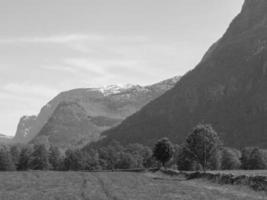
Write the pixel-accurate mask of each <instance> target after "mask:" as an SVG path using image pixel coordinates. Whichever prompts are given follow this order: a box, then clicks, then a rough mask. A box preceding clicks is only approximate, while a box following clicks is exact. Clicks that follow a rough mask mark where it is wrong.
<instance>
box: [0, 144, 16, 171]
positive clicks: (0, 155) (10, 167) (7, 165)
mask: <svg viewBox="0 0 267 200" xmlns="http://www.w3.org/2000/svg"><path fill="white" fill-rule="evenodd" d="M15 169H16V167H15V164H14V162H13V160H12V156H11V155H10V153H9V151H8V149H7V148H6V147H2V148H1V149H0V171H14V170H15Z"/></svg>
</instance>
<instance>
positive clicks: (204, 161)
mask: <svg viewBox="0 0 267 200" xmlns="http://www.w3.org/2000/svg"><path fill="white" fill-rule="evenodd" d="M221 145H222V142H221V140H220V138H219V136H218V134H217V133H216V132H215V130H214V129H213V128H212V126H211V125H208V124H199V125H197V126H196V127H195V128H194V129H193V132H192V133H191V134H190V135H189V136H188V137H187V138H186V143H185V148H186V150H187V151H188V153H190V154H191V157H192V158H193V160H195V161H197V162H198V163H199V164H200V165H201V166H202V169H203V170H204V172H205V171H206V169H207V166H208V164H209V163H210V162H211V161H212V158H214V156H215V155H216V154H217V152H218V151H219V150H220V148H221Z"/></svg>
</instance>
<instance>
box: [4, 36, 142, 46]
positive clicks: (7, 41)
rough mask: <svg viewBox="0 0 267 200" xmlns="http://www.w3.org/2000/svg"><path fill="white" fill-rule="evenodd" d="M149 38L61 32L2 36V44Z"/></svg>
mask: <svg viewBox="0 0 267 200" xmlns="http://www.w3.org/2000/svg"><path fill="white" fill-rule="evenodd" d="M146 40H147V38H146V37H143V36H114V35H101V34H61V35H50V36H34V37H15V38H0V43H1V44H16V43H48V44H49V43H51V44H68V43H73V42H116V43H117V42H143V41H146Z"/></svg>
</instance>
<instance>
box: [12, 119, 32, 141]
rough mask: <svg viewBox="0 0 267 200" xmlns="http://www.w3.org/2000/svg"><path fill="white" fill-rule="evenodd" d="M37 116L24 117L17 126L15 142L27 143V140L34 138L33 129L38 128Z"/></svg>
mask: <svg viewBox="0 0 267 200" xmlns="http://www.w3.org/2000/svg"><path fill="white" fill-rule="evenodd" d="M36 119H37V117H36V116H23V117H22V118H21V119H20V121H19V124H18V126H17V131H16V135H15V137H14V138H13V140H14V142H22V143H23V142H26V141H27V138H32V137H33V132H34V130H33V128H34V127H35V126H36V123H37V122H36Z"/></svg>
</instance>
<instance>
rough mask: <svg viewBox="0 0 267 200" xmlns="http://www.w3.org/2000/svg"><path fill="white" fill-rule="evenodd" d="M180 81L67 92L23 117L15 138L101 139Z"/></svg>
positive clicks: (65, 141)
mask: <svg viewBox="0 0 267 200" xmlns="http://www.w3.org/2000/svg"><path fill="white" fill-rule="evenodd" d="M178 80H179V77H174V78H172V79H169V80H166V81H163V82H160V83H157V84H154V85H151V86H146V87H142V86H139V85H127V86H123V87H120V86H116V85H113V86H107V87H103V88H88V89H75V90H71V91H67V92H63V93H61V94H59V95H58V96H56V97H55V98H54V99H52V100H51V101H50V102H49V103H48V104H47V105H45V106H44V107H43V108H42V109H41V112H40V113H39V115H38V116H37V117H36V118H34V117H33V118H32V119H30V120H29V121H27V119H26V118H22V120H21V122H20V124H19V126H18V130H17V134H16V136H15V138H14V140H15V141H18V142H29V141H32V142H40V141H44V142H45V141H46V142H51V143H55V144H59V145H60V146H62V147H66V146H68V145H69V144H71V145H73V144H77V143H79V144H83V143H85V142H88V141H91V140H93V141H94V140H97V139H98V138H99V137H100V133H101V132H102V131H103V130H107V129H108V128H110V127H113V126H115V125H117V124H118V123H120V122H121V121H122V120H123V119H125V118H126V117H128V116H130V115H131V114H133V113H134V112H136V111H138V110H139V109H140V108H141V107H143V106H144V105H145V104H147V103H148V102H150V101H152V100H154V99H155V98H157V97H159V96H160V95H162V94H163V93H164V92H166V91H167V90H169V89H171V88H172V87H173V86H174V85H175V84H176V82H177V81H178ZM38 133H40V134H38ZM75 136H76V138H75ZM60 140H62V141H61V142H60Z"/></svg>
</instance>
